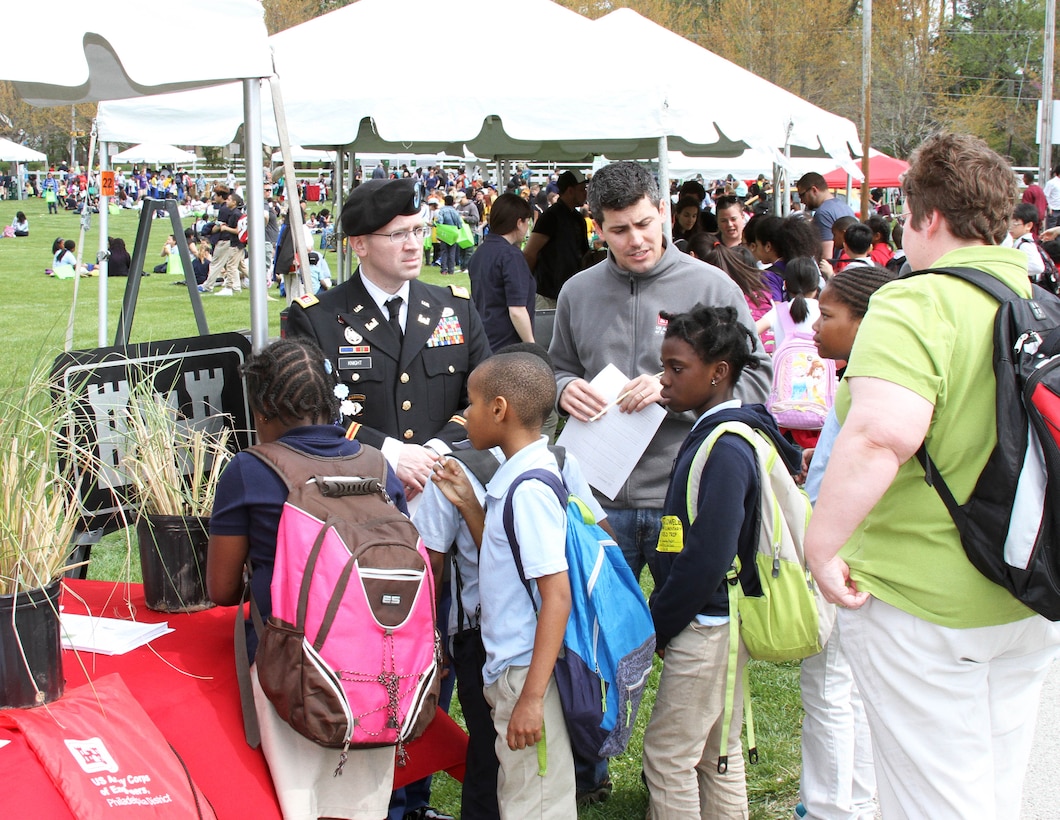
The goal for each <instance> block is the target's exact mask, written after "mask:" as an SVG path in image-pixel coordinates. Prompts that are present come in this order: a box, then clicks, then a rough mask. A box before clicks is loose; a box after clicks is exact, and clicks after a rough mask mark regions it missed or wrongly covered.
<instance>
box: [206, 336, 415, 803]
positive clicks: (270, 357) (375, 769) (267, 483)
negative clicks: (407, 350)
mask: <svg viewBox="0 0 1060 820" xmlns="http://www.w3.org/2000/svg"><path fill="white" fill-rule="evenodd" d="M243 375H244V376H245V378H246V385H247V399H248V402H249V404H250V409H251V413H252V415H253V419H254V429H255V431H256V433H257V439H258V441H259V442H262V443H264V442H271V441H281V442H283V443H285V444H287V445H288V446H290V447H292V448H294V449H296V450H299V451H301V452H304V453H309V454H311V455H316V456H325V457H330V458H336V459H339V458H343V457H347V456H353V455H356V454H357V453H358V452H360V450H361V448H362V447H363V446H365V445H362V444H360V443H359V442H357V441H351V440H348V439H347V438H346V437H345V436H344V434H343V430H342V428H340V427H338V426H337V425H336V422H337V420H338V418H339V411H340V401H341V402H343V403H348V402H350V401H352V400H354V399H352V398H351V397H350V396H349V395H348V388H346V387H345V386H343V385H340V384H339V383H338V379H337V378H336V375H335V373H334V371H333V370H332V367H331V363H330V362H329V361H328V360H327V358H326V357H325V356H324V353H323V352H322V351H321V350H320V348H319V347H317V346H316V345H315V344H314V343H313V342H310V341H307V340H305V339H281V340H280V341H277V342H274V343H273V344H271V345H269V346H268V347H266V348H265V349H264V350H262V351H261V352H259V353H256V354H254V355H253V356H251V357H250V358H249V359H248V360H247V362H246V364H245V365H244V366H243ZM386 489H387V492H388V493H389V494H390V497H391V498H392V499H393V500H394V503H395V504H396V505H397V507H398V509H400V510H401V511H402V512H403V513H405V514H406V515H407V514H408V508H407V505H406V503H405V496H404V491H403V489H402V486H401V482H400V481H398V480H397V477H396V476H395V475H394V472H393V470H391V469H390V468H389V467H388V468H387V482H386ZM286 500H287V485H286V484H285V483H284V480H283V479H282V478H281V477H280V476H279V475H277V474H276V473H275V472H273V470H272V469H271V468H270V467H268V466H267V465H266V464H265V462H263V461H261V460H260V459H258V458H256V457H255V456H253V455H252V454H250V453H247V452H242V453H237V454H236V455H235V457H234V458H233V459H232V461H231V462H229V464H228V466H227V467H225V471H224V473H223V474H222V476H221V479H220V482H219V483H218V486H217V495H216V497H215V499H214V507H213V514H212V516H211V518H210V543H209V550H208V554H207V561H206V584H207V589H208V590H209V593H210V598H211V599H212V600H213V601H214V603H216V604H219V605H221V606H231V605H234V604H239V603H240V601H241V600H242V597H243V587H244V580H243V568H244V565H245V564H248V565H249V566H250V570H251V578H250V592H251V594H252V595H253V596H254V600H255V602H256V603H257V606H258V609H259V610H260V611H261V616H262V618H263V619H267V618H268V617H269V615H270V613H271V612H272V597H271V586H272V576H273V567H274V563H275V558H276V537H277V529H278V527H279V523H280V513H281V512H282V510H283V506H284V502H285V501H286ZM257 642H258V641H257V633H256V632H255V630H254V628H253V625H252V624H251V623H250V622H249V620H248V623H247V654H248V655H249V657H250V661H251V663H253V660H254V653H255V650H256V649H257ZM257 677H258V676H257V670H256V669H255V668H253V667H252V668H251V680H252V683H253V687H254V705H255V711H256V712H257V714H258V722H259V724H260V727H261V740H262V748H263V749H264V751H265V756H266V759H267V760H268V762H269V769H270V772H271V774H272V779H273V783H274V784H275V786H276V793H277V795H278V797H279V799H280V804H281V806H282V807H283V810H284V816H285V817H291V816H298V817H320V816H325V817H342V818H360V817H379V818H382V817H385V816H386V813H387V805H388V803H389V801H390V792H391V787H392V783H393V769H394V747H393V746H389V747H386V746H384V747H380V748H378V749H357V750H356V752H355V751H354V750H350V752H349V755H350V764H349V765H347V766H346V767H345V769H344V773H343V776H342V777H333V776H332V774H333V772H334V769H335V751H334V750H333V749H327V748H325V747H324V746H318V745H317V744H315V743H313V742H312V741H310V740H307V739H306V738H304V737H302V735H300V734H298V733H297V732H296V731H295V730H294V729H292V728H291V727H290V725H288V724H287V722H286V721H284V720H283V719H282V718H281V717H280V716H279V715H278V714H277V713H276V710H275V708H274V707H273V706H272V704H271V703H270V702H269V700H268V698H266V697H265V695H264V694H263V693H262V691H261V688H260V686H259V685H258V683H257Z"/></svg>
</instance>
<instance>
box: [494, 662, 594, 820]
mask: <svg viewBox="0 0 1060 820" xmlns="http://www.w3.org/2000/svg"><path fill="white" fill-rule="evenodd" d="M528 671H529V667H527V666H509V667H508V668H507V669H505V670H504V673H503V674H502V675H501V676H500V678H498V680H497V681H496V682H495V683H492V684H490V685H488V686H486V688H485V690H484V692H483V694H485V696H486V702H487V703H488V704H489V705H490V709H491V713H492V715H493V726H494V728H496V730H497V760H498V762H499V763H500V771H499V773H498V775H497V802H498V803H499V804H500V810H501V818H502V820H574V819H575V818H576V817H577V816H578V808H577V805H576V803H575V791H574V790H575V786H574V757H573V755H572V754H571V749H570V738H569V736H568V735H567V725H566V724H565V723H564V722H563V710H562V708H561V707H560V703H559V694H558V693H557V692H556V680H555V678H552V679H550V680H549V682H548V688H547V689H546V690H545V721H544V738H543V740H542V742H544V743H545V766H544V771H543V772H542V767H541V766H540V763H539V758H538V748H537V746H536V745H535V746H530V747H527V748H525V749H520V750H518V751H512V750H511V749H509V748H508V741H507V735H508V721H509V720H511V717H512V710H513V709H515V704H516V702H517V701H518V700H519V695H520V693H521V692H522V691H523V686H524V684H525V683H526V674H527V672H528Z"/></svg>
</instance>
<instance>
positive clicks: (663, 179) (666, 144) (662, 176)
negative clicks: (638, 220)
mask: <svg viewBox="0 0 1060 820" xmlns="http://www.w3.org/2000/svg"><path fill="white" fill-rule="evenodd" d="M659 193H660V195H661V196H662V201H663V236H665V237H666V241H667V242H669V241H670V240H671V239H672V238H673V223H672V222H671V219H673V217H672V216H671V214H670V204H671V203H670V141H669V138H667V137H666V135H665V134H664V135H663V136H661V137H659Z"/></svg>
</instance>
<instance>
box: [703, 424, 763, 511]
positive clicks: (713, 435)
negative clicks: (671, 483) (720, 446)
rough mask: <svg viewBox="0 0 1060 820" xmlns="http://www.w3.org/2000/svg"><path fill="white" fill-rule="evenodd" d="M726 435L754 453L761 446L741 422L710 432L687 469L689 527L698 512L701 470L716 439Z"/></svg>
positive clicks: (758, 440)
mask: <svg viewBox="0 0 1060 820" xmlns="http://www.w3.org/2000/svg"><path fill="white" fill-rule="evenodd" d="M726 433H732V434H734V435H737V436H739V437H740V438H742V439H744V440H745V441H746V442H747V443H748V444H750V445H751V446H752V447H753V448H754V449H755V450H756V451H757V450H758V449H759V448H760V447H762V446H763V444H764V442H763V441H762V437H761V436H759V435H758V433H756V432H755V431H754V428H752V427H751V426H750V425H749V424H746V423H744V422H742V421H723V422H722V423H721V424H719V425H718V426H717V427H715V428H714V429H713V430H711V431H710V434H709V435H708V436H707V437H706V439H704V441H703V443H702V444H700V445H699V449H698V450H696V454H695V455H694V456H692V463H691V465H689V468H688V483H687V485H686V488H685V506H686V512H687V514H688V523H689V524H690V525H691V524H692V523H693V522H695V520H696V513H697V512H698V509H697V506H698V505H697V504H696V499H698V498H699V486H700V484H701V483H702V481H703V468H704V466H706V463H707V459H708V458H710V453H711V451H712V450H713V449H714V445H715V444H717V442H718V439H719V438H721V437H722V436H723V435H725V434H726Z"/></svg>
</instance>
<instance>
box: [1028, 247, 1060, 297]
mask: <svg viewBox="0 0 1060 820" xmlns="http://www.w3.org/2000/svg"><path fill="white" fill-rule="evenodd" d="M1034 246H1035V247H1036V248H1037V249H1038V254H1039V256H1041V257H1042V264H1043V265H1044V266H1045V270H1044V271H1042V279H1041V281H1040V282H1038V284H1039V285H1041V286H1042V287H1043V288H1045V289H1046V290H1047V291H1049V292H1050V293H1060V271H1058V270H1057V269H1056V263H1055V262H1054V261H1053V257H1051V256H1050V255H1049V251H1047V250H1046V249H1045V248H1043V247H1042V243H1041V242H1038V241H1035V243H1034Z"/></svg>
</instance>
